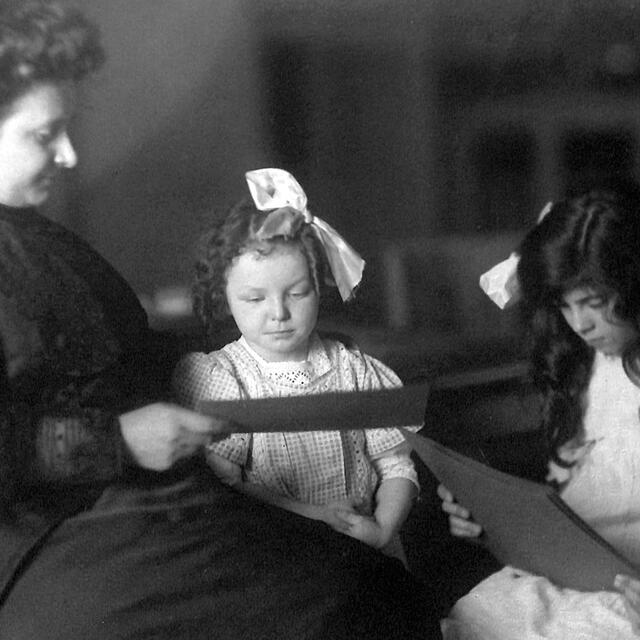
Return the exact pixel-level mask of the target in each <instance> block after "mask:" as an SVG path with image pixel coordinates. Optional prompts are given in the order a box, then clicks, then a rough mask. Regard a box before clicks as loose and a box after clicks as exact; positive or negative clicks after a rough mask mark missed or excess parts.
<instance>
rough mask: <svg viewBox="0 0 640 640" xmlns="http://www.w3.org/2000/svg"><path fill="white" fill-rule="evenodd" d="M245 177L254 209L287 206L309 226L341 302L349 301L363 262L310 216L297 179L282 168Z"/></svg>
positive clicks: (336, 235)
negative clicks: (316, 239) (321, 249)
mask: <svg viewBox="0 0 640 640" xmlns="http://www.w3.org/2000/svg"><path fill="white" fill-rule="evenodd" d="M245 177H246V180H247V184H248V185H249V191H250V192H251V197H252V198H253V202H254V204H255V205H256V208H257V209H258V210H260V211H270V210H276V209H282V208H285V207H290V208H292V209H294V210H295V211H297V212H299V213H300V214H302V216H303V217H304V221H305V222H306V223H307V224H310V225H312V228H313V229H314V231H315V233H316V236H317V237H318V239H319V240H320V242H321V244H322V246H323V247H324V251H325V254H326V256H327V260H328V262H329V267H330V268H331V274H332V275H333V279H334V281H335V283H336V285H337V287H338V291H339V292H340V295H341V296H342V299H343V300H349V299H350V298H351V297H352V296H353V292H354V290H355V288H356V287H357V286H358V284H360V281H361V280H362V273H363V271H364V265H365V262H364V260H363V259H362V258H361V257H360V255H359V254H358V253H357V252H356V251H355V250H354V249H352V248H351V246H349V244H347V242H346V241H345V239H344V238H343V237H342V236H341V235H340V234H339V233H338V232H337V231H336V230H335V229H334V228H333V227H331V225H329V224H327V223H326V222H325V221H324V220H322V219H321V218H318V217H317V216H314V215H312V214H311V212H310V211H309V210H308V209H307V196H306V194H305V192H304V191H303V189H302V187H301V186H300V185H299V184H298V182H297V180H296V179H295V178H294V177H293V176H292V175H291V174H290V173H288V172H287V171H284V170H283V169H256V170H255V171H248V172H247V173H246V174H245Z"/></svg>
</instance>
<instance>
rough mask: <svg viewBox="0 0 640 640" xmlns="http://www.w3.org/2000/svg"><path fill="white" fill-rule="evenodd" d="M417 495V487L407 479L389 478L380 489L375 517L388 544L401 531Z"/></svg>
mask: <svg viewBox="0 0 640 640" xmlns="http://www.w3.org/2000/svg"><path fill="white" fill-rule="evenodd" d="M417 495H418V489H417V487H416V485H415V484H414V483H413V482H411V480H408V479H406V478H389V479H388V480H383V481H382V483H381V484H380V486H379V487H378V491H377V492H376V509H375V512H374V516H375V519H376V522H377V523H378V525H379V526H380V528H381V529H382V530H383V532H384V537H385V539H386V542H388V541H389V540H391V538H392V537H393V536H394V535H395V534H396V533H398V531H400V528H401V527H402V525H403V524H404V522H405V520H406V519H407V517H408V515H409V512H410V511H411V507H412V505H413V500H414V498H415V497H416V496H417Z"/></svg>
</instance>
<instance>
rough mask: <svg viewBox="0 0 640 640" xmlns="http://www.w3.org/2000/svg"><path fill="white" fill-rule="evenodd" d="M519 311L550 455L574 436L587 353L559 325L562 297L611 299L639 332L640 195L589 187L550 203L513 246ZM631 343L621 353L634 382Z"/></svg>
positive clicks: (615, 313)
mask: <svg viewBox="0 0 640 640" xmlns="http://www.w3.org/2000/svg"><path fill="white" fill-rule="evenodd" d="M518 279H519V282H520V286H521V289H522V294H523V304H522V309H523V313H524V316H525V321H526V322H527V324H528V326H529V327H530V329H531V366H532V374H533V380H534V383H535V384H536V386H537V387H538V388H539V389H540V390H541V391H542V393H543V397H544V403H543V418H542V425H543V429H544V433H545V437H546V443H547V446H548V449H549V454H550V456H551V457H552V459H554V460H556V461H557V462H559V463H561V464H562V461H561V460H560V459H559V457H558V453H557V452H558V448H559V447H560V446H562V445H563V444H565V443H567V442H569V441H571V440H573V439H574V438H576V437H579V436H580V434H581V430H582V421H583V417H584V394H585V391H586V387H587V385H588V383H589V379H590V377H591V370H592V366H593V360H594V350H593V349H592V348H591V347H589V346H588V345H587V344H585V342H584V341H583V340H582V339H581V338H580V337H579V336H578V335H576V334H575V332H574V331H573V330H572V329H571V328H570V327H569V325H568V324H567V322H566V321H565V319H564V317H563V315H562V311H561V303H562V300H563V295H564V294H566V293H568V292H570V291H571V290H573V289H576V288H581V287H586V288H591V289H593V290H594V291H596V292H598V293H599V294H601V295H603V296H605V297H606V298H607V299H609V300H611V301H612V303H613V306H612V308H611V314H612V317H613V318H615V319H619V320H622V321H627V322H631V323H632V324H633V325H635V326H636V328H638V330H639V331H640V197H638V193H637V191H630V190H626V191H622V190H619V191H613V190H593V191H589V192H587V193H583V194H582V195H579V196H576V197H573V198H569V199H567V200H564V201H561V202H558V203H556V204H555V205H554V206H553V207H552V209H551V211H550V212H549V213H548V214H547V216H546V217H545V218H544V219H543V220H542V221H541V222H540V224H538V225H537V226H535V227H534V228H533V229H532V230H531V231H530V232H529V233H528V235H527V236H526V238H525V239H524V241H523V242H522V245H521V247H520V261H519V264H518ZM638 353H639V351H638V345H636V344H634V345H632V346H631V347H630V348H629V349H628V351H627V353H625V354H624V363H625V370H626V371H627V375H629V377H630V378H631V379H632V380H634V381H635V382H637V381H638V379H639V378H640V376H639V375H638V371H639V367H638V362H639V361H640V359H639V358H638V355H637V354H638Z"/></svg>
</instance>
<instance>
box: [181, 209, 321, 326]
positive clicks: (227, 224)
mask: <svg viewBox="0 0 640 640" xmlns="http://www.w3.org/2000/svg"><path fill="white" fill-rule="evenodd" d="M269 213H270V212H269V211H259V210H258V209H256V207H255V205H254V204H253V201H251V200H250V199H249V198H246V199H243V200H241V201H240V202H238V203H237V204H236V205H234V206H233V207H232V208H231V209H230V210H229V212H228V214H227V215H226V216H225V217H224V218H222V219H221V220H218V221H216V222H214V223H213V225H212V226H211V228H210V229H209V230H208V231H206V232H205V233H204V234H203V235H202V236H201V238H200V242H199V244H198V248H197V258H196V264H195V279H194V284H193V287H192V293H193V311H194V313H195V315H196V317H197V318H198V319H199V320H200V321H201V322H202V324H203V325H204V327H205V329H206V331H207V333H208V334H209V335H210V336H214V334H215V331H216V329H217V328H218V326H219V323H220V322H222V321H224V320H225V319H227V318H228V317H229V315H230V311H229V306H228V304H227V297H226V291H225V289H226V286H227V271H228V269H229V267H230V266H231V264H232V263H233V261H234V259H235V258H237V257H238V256H239V255H241V254H242V253H244V252H246V251H256V252H258V253H260V254H262V255H268V254H269V253H271V252H272V251H273V250H274V249H275V248H276V247H278V246H282V245H290V246H295V247H298V248H299V249H300V251H301V253H302V255H304V257H305V258H306V260H307V264H308V265H309V274H310V276H311V281H312V282H313V286H314V288H315V290H316V292H317V293H318V294H319V295H320V296H321V297H322V294H323V292H324V291H325V288H326V287H327V286H328V285H330V284H332V282H333V281H332V278H331V270H330V268H329V265H328V262H327V259H326V256H325V252H324V249H323V247H322V245H321V243H320V241H319V240H318V237H317V236H316V234H315V232H314V230H313V227H312V225H310V224H302V225H300V227H299V228H298V229H297V231H296V232H295V234H294V235H293V237H285V236H275V237H273V238H270V239H268V240H263V239H259V238H258V237H256V234H257V232H258V230H259V229H260V228H261V227H262V224H263V222H264V220H265V219H266V217H267V215H268V214H269Z"/></svg>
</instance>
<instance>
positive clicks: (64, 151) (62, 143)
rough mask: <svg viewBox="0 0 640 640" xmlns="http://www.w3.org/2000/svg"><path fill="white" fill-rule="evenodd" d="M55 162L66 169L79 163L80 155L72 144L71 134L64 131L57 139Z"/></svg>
mask: <svg viewBox="0 0 640 640" xmlns="http://www.w3.org/2000/svg"><path fill="white" fill-rule="evenodd" d="M53 159H54V162H55V163H56V164H57V165H58V166H59V167H63V168H65V169H72V168H73V167H75V166H76V164H77V163H78V156H77V155H76V150H75V149H74V148H73V145H72V144H71V140H70V139H69V135H68V134H67V133H66V132H64V133H62V134H60V137H59V138H58V140H57V141H56V147H55V156H54V158H53Z"/></svg>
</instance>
